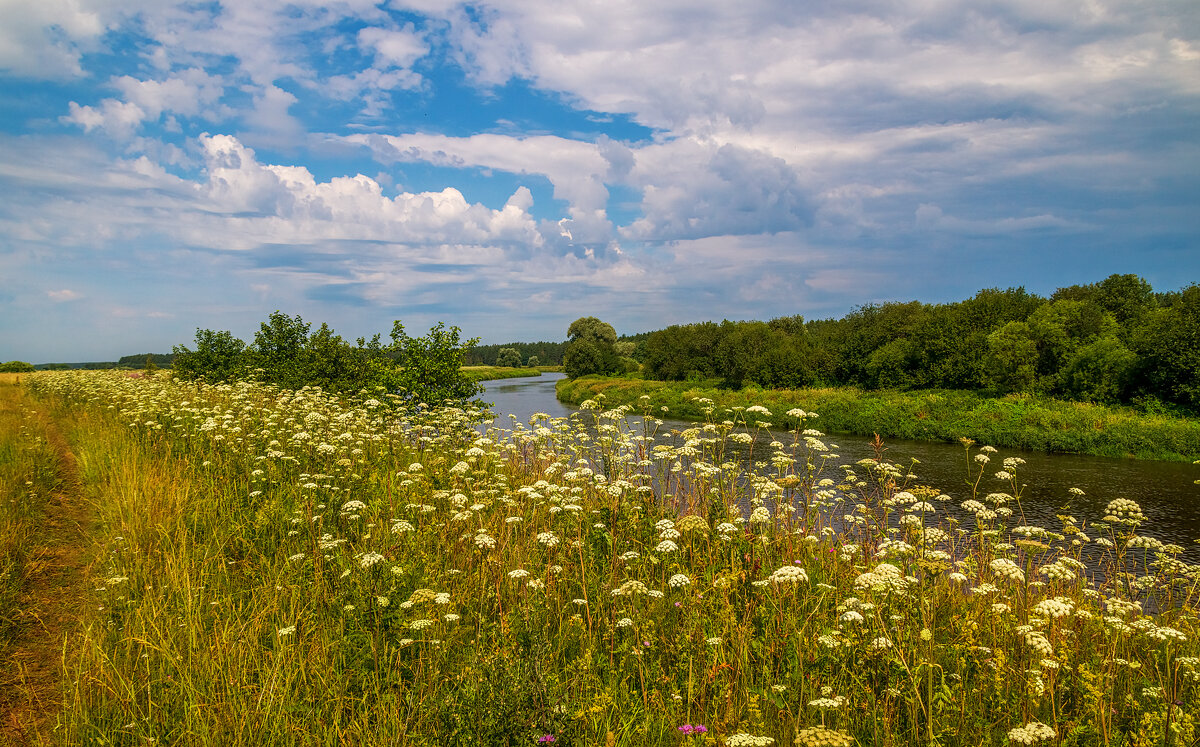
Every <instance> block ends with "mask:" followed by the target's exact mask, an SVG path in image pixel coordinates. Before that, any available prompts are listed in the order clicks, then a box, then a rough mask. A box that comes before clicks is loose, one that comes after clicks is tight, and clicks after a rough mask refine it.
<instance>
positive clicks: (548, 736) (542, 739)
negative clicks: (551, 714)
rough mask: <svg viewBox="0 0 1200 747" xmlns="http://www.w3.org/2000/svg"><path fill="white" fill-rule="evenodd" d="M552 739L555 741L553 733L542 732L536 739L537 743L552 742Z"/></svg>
mask: <svg viewBox="0 0 1200 747" xmlns="http://www.w3.org/2000/svg"><path fill="white" fill-rule="evenodd" d="M554 741H555V740H554V735H553V734H543V735H542V736H541V737H540V738H539V739H538V744H550V743H552V742H554Z"/></svg>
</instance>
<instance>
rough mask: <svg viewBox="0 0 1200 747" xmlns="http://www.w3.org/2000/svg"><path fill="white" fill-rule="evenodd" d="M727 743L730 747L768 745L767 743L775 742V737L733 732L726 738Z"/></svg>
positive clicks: (760, 746) (763, 746)
mask: <svg viewBox="0 0 1200 747" xmlns="http://www.w3.org/2000/svg"><path fill="white" fill-rule="evenodd" d="M725 744H727V745H728V746H729V747H766V746H767V745H771V744H775V739H774V738H773V737H756V736H754V735H753V734H746V733H745V732H738V733H737V734H731V735H730V736H729V738H728V739H726V740H725Z"/></svg>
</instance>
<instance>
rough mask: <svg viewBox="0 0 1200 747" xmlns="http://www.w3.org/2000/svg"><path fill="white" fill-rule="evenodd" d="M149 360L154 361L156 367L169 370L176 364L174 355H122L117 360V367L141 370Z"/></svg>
mask: <svg viewBox="0 0 1200 747" xmlns="http://www.w3.org/2000/svg"><path fill="white" fill-rule="evenodd" d="M147 358H149V359H150V360H151V361H153V363H154V365H156V366H160V367H163V368H169V367H170V366H171V364H173V363H174V362H175V354H174V353H137V354H135V355H122V356H121V357H120V358H118V359H117V365H119V366H129V367H130V368H141V367H143V366H144V365H145V364H146V359H147Z"/></svg>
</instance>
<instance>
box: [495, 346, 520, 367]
mask: <svg viewBox="0 0 1200 747" xmlns="http://www.w3.org/2000/svg"><path fill="white" fill-rule="evenodd" d="M496 365H497V366H507V367H509V368H519V367H520V365H521V353H520V352H518V351H517V349H516V348H500V352H499V353H497V354H496Z"/></svg>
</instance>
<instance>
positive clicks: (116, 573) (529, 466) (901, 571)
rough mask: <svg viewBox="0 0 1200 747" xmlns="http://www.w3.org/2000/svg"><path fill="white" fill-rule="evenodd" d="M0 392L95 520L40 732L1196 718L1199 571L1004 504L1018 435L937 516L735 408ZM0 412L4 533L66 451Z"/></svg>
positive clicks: (793, 729) (721, 737)
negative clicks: (705, 411)
mask: <svg viewBox="0 0 1200 747" xmlns="http://www.w3.org/2000/svg"><path fill="white" fill-rule="evenodd" d="M0 392H3V393H4V396H5V397H6V400H11V401H13V402H16V403H19V404H18V405H17V406H16V410H15V411H14V413H15V414H11V415H10V414H9V411H8V410H7V409H6V410H5V417H15V418H23V417H26V416H25V415H22V414H20V413H22V412H28V411H30V410H36V412H37V413H38V414H37V415H36V416H32V415H30V416H28V417H29V418H36V419H37V421H38V422H41V423H45V424H46V428H52V429H53V430H55V431H56V432H59V433H61V434H63V436H64V437H65V443H66V444H67V445H69V450H70V453H71V455H72V458H73V460H74V462H75V463H76V465H77V466H76V471H77V475H78V478H77V479H78V488H77V490H78V492H79V494H80V495H81V496H82V497H83V498H84V499H85V500H86V505H87V506H89V510H90V511H91V513H92V517H91V519H90V521H89V522H88V523H86V525H85V526H86V534H87V540H86V542H87V546H86V557H85V558H79V559H77V562H76V565H77V566H78V567H80V568H83V569H84V571H83V572H84V573H85V576H86V583H85V584H83V585H81V586H80V587H79V590H78V594H79V597H78V598H77V599H72V600H70V606H69V610H70V613H71V615H73V616H74V617H75V618H77V621H78V625H77V626H75V627H71V628H69V629H67V628H64V629H63V630H62V632H61V636H62V638H61V651H62V655H61V657H60V660H61V663H62V666H61V671H60V672H59V673H58V675H57V676H58V677H59V683H60V688H59V692H61V693H62V697H61V698H60V699H59V702H58V703H57V704H56V708H55V711H56V712H55V713H54V714H53V717H52V719H51V721H50V722H49V724H50V725H49V726H44V727H39V728H41V729H42V731H40V732H39V733H41V734H43V735H45V738H46V740H47V741H49V742H52V743H61V744H84V743H88V744H93V743H99V744H131V745H132V744H146V743H148V742H149V740H154V741H155V742H156V743H159V744H176V743H187V744H223V745H224V744H234V745H236V744H246V745H250V744H272V745H275V744H282V745H310V744H311V745H315V744H340V743H346V744H373V745H374V744H378V745H384V744H387V745H410V744H411V745H426V744H427V745H435V744H436V745H444V744H483V745H537V744H550V743H554V744H562V745H596V744H598V745H681V744H710V745H711V744H722V745H752V744H777V745H793V744H801V745H851V744H861V745H928V744H945V745H973V746H978V745H1003V744H1053V745H1060V744H1061V745H1131V746H1132V745H1152V744H1153V745H1180V746H1181V747H1182V746H1184V745H1192V744H1194V743H1195V741H1196V739H1197V736H1198V734H1200V732H1198V731H1197V725H1196V718H1197V717H1196V714H1198V713H1200V643H1198V640H1200V638H1198V637H1200V618H1198V616H1197V601H1198V595H1200V590H1198V586H1200V568H1198V567H1196V566H1189V565H1187V564H1186V563H1183V562H1181V561H1179V560H1178V559H1177V556H1178V555H1179V553H1180V551H1181V548H1177V547H1172V546H1169V545H1167V546H1164V545H1161V544H1158V543H1156V542H1155V541H1154V540H1152V539H1148V538H1144V537H1141V536H1139V535H1138V531H1137V530H1138V527H1139V526H1140V525H1141V523H1142V522H1143V519H1142V517H1141V515H1140V511H1139V509H1138V508H1137V506H1136V505H1134V504H1132V503H1131V502H1129V501H1127V500H1122V499H1121V497H1120V496H1112V499H1113V500H1112V502H1111V503H1110V504H1109V509H1108V512H1107V515H1106V516H1094V517H1090V516H1089V517H1085V516H1079V517H1066V516H1064V517H1061V519H1060V522H1059V524H1058V525H1056V526H1050V527H1033V526H1026V525H1025V523H1024V522H1023V521H1022V520H1021V510H1020V490H1019V489H1018V487H1017V486H1019V485H1020V481H1021V464H1020V461H1019V460H1013V459H1005V458H1004V456H1003V454H998V453H995V452H994V450H991V449H986V448H972V449H971V450H970V452H969V456H970V459H971V462H970V463H971V464H973V465H974V466H973V467H972V470H973V473H972V477H973V478H975V479H976V480H977V485H978V487H977V489H976V491H975V492H974V493H972V494H971V495H969V496H961V497H959V498H957V499H956V501H957V502H960V503H961V504H962V505H963V507H964V508H965V509H966V510H967V511H968V512H969V514H970V515H971V516H973V519H972V520H970V521H968V522H964V523H962V524H958V525H954V524H951V523H947V522H945V521H943V520H942V519H943V517H944V515H945V501H946V500H948V499H949V496H946V495H944V494H943V493H942V492H941V491H940V490H938V488H937V486H924V485H917V484H913V483H912V482H911V481H909V480H908V479H907V478H906V477H905V475H904V473H903V471H902V470H900V469H899V468H897V467H896V466H894V465H892V464H889V463H887V462H882V461H877V460H864V461H863V462H860V463H859V464H858V465H855V466H852V467H848V468H844V469H843V468H837V469H836V470H835V469H834V468H832V467H830V466H827V465H826V463H825V456H826V455H827V454H828V451H827V447H826V446H825V444H824V443H823V442H822V437H821V435H820V434H819V433H818V432H816V431H812V430H806V429H808V428H810V427H811V426H812V424H810V423H805V422H803V420H802V419H800V418H799V413H794V414H793V416H792V417H793V418H795V419H796V421H797V424H796V427H795V429H794V430H793V431H792V432H791V433H789V434H788V435H787V436H786V437H780V440H779V441H778V442H776V443H774V444H772V445H771V446H770V447H769V451H768V452H766V453H763V454H761V456H760V459H761V469H759V470H758V471H756V472H755V473H753V474H745V473H741V472H740V471H739V470H738V468H737V467H736V466H734V465H732V464H730V463H728V462H727V461H726V460H725V459H724V449H725V448H726V446H728V445H729V443H730V442H731V441H737V440H744V439H747V438H750V435H749V434H748V433H746V432H745V429H744V428H743V427H740V426H739V427H729V426H725V425H721V424H701V425H697V427H696V428H694V429H691V430H689V431H686V432H684V433H683V434H681V435H679V436H678V437H675V438H674V439H673V440H672V441H670V442H669V443H666V444H659V445H654V443H653V442H652V441H651V440H649V439H648V435H649V434H648V433H645V432H642V431H631V430H630V429H629V426H628V424H627V422H626V421H625V419H624V414H625V410H624V408H615V409H612V410H608V409H605V408H604V406H602V405H600V404H599V403H597V402H595V401H591V402H588V403H586V405H585V407H586V411H585V412H584V413H583V415H584V416H585V417H586V418H587V419H588V420H589V425H588V427H587V428H583V427H581V426H580V425H578V424H573V423H570V422H565V421H548V420H541V421H538V422H536V423H533V424H531V425H530V426H529V427H527V428H523V429H520V430H518V432H517V433H516V434H515V435H513V436H511V437H502V436H501V435H499V434H497V433H493V432H487V433H481V432H479V431H477V430H476V429H475V414H474V413H473V412H472V411H471V410H470V409H447V410H441V411H435V412H421V413H415V412H414V413H405V412H402V411H398V410H395V409H393V408H392V407H391V403H389V402H379V401H375V400H367V401H362V402H360V401H352V400H344V399H338V398H334V397H330V396H327V395H325V394H323V393H321V392H319V391H315V390H302V391H299V392H289V391H281V390H277V389H272V388H266V387H262V386H257V385H223V386H200V387H197V386H194V385H188V384H182V383H177V382H173V381H171V380H170V379H169V378H168V377H165V376H154V377H145V376H143V377H141V378H130V377H129V376H127V375H124V374H120V373H45V374H38V375H36V376H31V377H24V378H23V379H22V386H20V387H16V386H10V387H7V388H4V387H0ZM6 407H7V406H6ZM759 416H760V413H759V412H757V411H756V410H754V408H750V410H749V411H747V412H746V413H744V415H743V416H742V417H745V418H749V419H750V423H749V424H750V426H751V428H753V423H754V419H755V418H756V417H759ZM31 422H32V421H31ZM744 424H745V423H744V421H743V423H742V424H741V425H744ZM4 433H5V434H6V439H7V441H6V443H7V444H9V445H7V446H5V447H4V448H6V449H10V450H11V451H10V452H6V453H13V454H18V453H19V454H25V455H27V456H22V457H20V458H19V459H13V460H6V463H11V464H13V465H15V466H13V467H12V468H11V469H8V470H7V471H6V472H4V473H3V479H4V480H5V483H4V486H3V488H4V490H5V491H6V492H5V493H4V495H6V496H8V497H9V498H8V501H9V502H8V503H7V504H6V505H5V506H4V512H5V514H4V515H5V521H6V522H8V523H5V524H4V525H3V526H4V527H5V528H6V529H5V543H6V544H5V547H7V548H10V550H8V551H7V552H10V553H17V554H19V553H20V549H19V548H21V547H23V546H27V545H28V544H29V543H30V542H31V539H30V537H29V532H28V531H27V530H25V529H21V528H20V527H22V526H24V527H26V528H29V527H31V526H36V525H37V523H38V522H39V521H42V519H39V518H37V517H36V516H33V515H32V514H31V513H30V511H31V510H30V509H29V508H28V505H29V503H30V502H31V501H33V502H36V501H35V500H34V499H33V498H30V496H34V495H39V496H40V495H41V494H42V493H43V491H44V490H46V489H47V488H45V487H42V485H43V484H44V483H43V482H39V480H41V479H42V478H39V477H38V475H41V474H60V473H61V470H58V469H57V468H55V469H47V468H43V467H39V466H38V465H39V464H43V462H44V460H43V457H40V456H38V455H39V454H44V453H45V452H44V450H43V449H42V447H41V446H39V443H41V442H42V441H45V439H42V440H41V441H39V436H38V435H37V433H38V431H37V430H36V429H25V430H21V429H17V430H15V431H14V430H12V429H10V428H6V429H5V430H4ZM46 442H47V443H48V441H46ZM27 475H28V476H27ZM46 479H50V478H46ZM27 483H32V484H27ZM742 505H746V506H747V509H746V510H745V511H743V509H741V508H739V506H742ZM47 510H49V507H47ZM13 526H16V527H17V528H16V529H11V528H10V527H13ZM12 548H17V549H16V550H12ZM85 561H86V563H85ZM13 578H21V574H20V572H18V573H17V575H16V576H13ZM18 583H19V584H22V585H26V584H27V579H26V580H24V581H19V582H18ZM1153 610H1160V612H1157V613H1155V612H1153ZM14 640H16V644H15V645H16V646H17V647H18V648H19V647H20V646H23V645H28V640H27V639H23V638H21V636H17V637H16V638H15V639H14ZM22 641H25V642H24V643H22ZM20 653H21V651H17V652H16V654H13V655H19V654H20Z"/></svg>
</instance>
